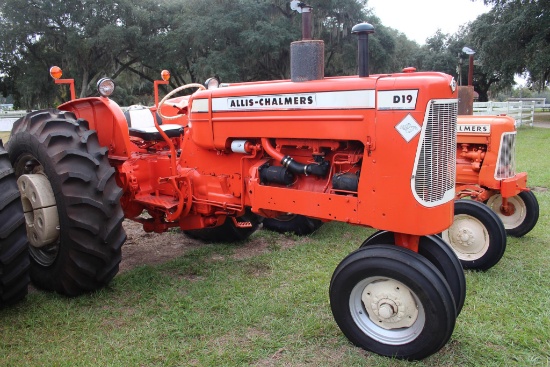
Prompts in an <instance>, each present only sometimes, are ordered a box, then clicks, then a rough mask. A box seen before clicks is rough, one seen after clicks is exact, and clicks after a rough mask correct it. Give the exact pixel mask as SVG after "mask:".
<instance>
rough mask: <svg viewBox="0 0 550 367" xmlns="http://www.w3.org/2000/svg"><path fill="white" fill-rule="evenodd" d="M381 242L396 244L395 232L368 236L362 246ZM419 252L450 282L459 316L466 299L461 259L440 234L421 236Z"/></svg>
mask: <svg viewBox="0 0 550 367" xmlns="http://www.w3.org/2000/svg"><path fill="white" fill-rule="evenodd" d="M380 244H387V245H395V237H394V234H393V232H388V231H378V232H376V233H374V234H372V235H371V236H370V237H369V238H367V239H366V240H365V242H363V244H362V245H361V247H365V246H371V245H380ZM398 249H401V250H402V251H408V250H407V249H404V248H401V247H398ZM418 253H419V254H420V255H422V256H424V257H425V258H426V259H427V260H428V261H429V262H431V263H432V264H434V265H435V267H436V268H437V270H439V272H440V273H441V275H443V277H444V278H445V280H446V281H447V283H448V284H449V287H450V288H451V292H452V293H453V298H454V300H455V307H456V315H457V316H458V315H459V314H460V311H462V306H464V301H465V300H466V277H465V276H464V270H463V269H462V264H461V263H460V260H459V259H458V257H457V256H456V254H455V253H454V251H453V249H452V248H451V246H449V245H448V244H447V243H445V241H443V239H441V238H440V237H438V236H422V237H420V241H419V243H418Z"/></svg>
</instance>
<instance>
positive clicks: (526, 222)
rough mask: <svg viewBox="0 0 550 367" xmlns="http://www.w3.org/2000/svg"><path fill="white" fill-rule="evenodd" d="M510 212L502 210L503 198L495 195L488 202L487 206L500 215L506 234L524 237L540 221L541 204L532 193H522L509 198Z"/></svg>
mask: <svg viewBox="0 0 550 367" xmlns="http://www.w3.org/2000/svg"><path fill="white" fill-rule="evenodd" d="M508 205H509V210H508V211H506V212H505V211H503V210H502V196H501V195H499V194H498V195H493V196H491V197H490V198H489V200H487V206H488V207H489V208H491V210H492V211H493V212H495V213H496V215H498V217H499V218H500V220H502V223H503V224H504V228H505V229H506V233H507V234H509V235H510V236H514V237H522V236H525V235H526V234H527V233H529V232H530V231H531V230H532V229H533V228H534V227H535V225H536V224H537V222H538V220H539V202H538V201H537V197H536V196H535V194H533V192H532V191H522V192H520V193H519V194H518V195H516V196H512V197H511V198H508Z"/></svg>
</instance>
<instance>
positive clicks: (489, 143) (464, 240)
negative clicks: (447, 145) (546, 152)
mask: <svg viewBox="0 0 550 367" xmlns="http://www.w3.org/2000/svg"><path fill="white" fill-rule="evenodd" d="M515 141H516V128H515V122H514V119H513V118H511V117H509V116H504V115H501V116H459V117H458V127H457V172H456V197H457V199H462V198H470V199H472V200H459V201H457V203H456V204H455V222H454V223H453V225H452V226H451V227H450V228H449V230H448V231H445V232H444V233H443V238H444V239H445V240H447V242H448V243H449V244H451V246H452V247H453V249H454V250H455V252H456V254H457V255H458V257H459V258H460V260H461V262H462V264H463V265H464V266H465V267H472V268H477V269H487V268H489V267H491V266H492V265H494V264H496V262H498V260H499V259H500V258H501V257H502V254H503V253H504V250H505V247H504V246H494V245H493V244H494V243H495V241H491V240H490V239H491V238H492V236H493V237H494V236H499V237H501V236H502V235H500V234H498V231H497V230H494V231H491V230H488V229H490V227H489V226H487V225H483V224H482V223H481V222H483V221H484V220H485V221H490V219H488V218H489V216H488V214H487V213H484V211H486V209H485V208H486V207H488V208H490V210H491V211H492V212H493V213H494V215H496V216H498V218H499V219H500V220H501V221H502V223H503V225H504V226H503V228H505V231H506V233H507V234H509V235H511V236H515V237H521V236H524V235H525V234H527V233H528V232H529V231H531V230H532V229H533V227H534V226H535V225H536V223H537V221H538V217H539V205H538V201H537V198H536V197H535V195H534V194H533V193H532V192H531V191H530V190H529V189H528V188H527V173H526V172H521V173H517V172H516V157H515ZM481 203H485V204H486V206H484V205H482V204H481ZM472 204H477V205H472ZM501 232H503V231H502V230H501ZM491 233H493V234H491Z"/></svg>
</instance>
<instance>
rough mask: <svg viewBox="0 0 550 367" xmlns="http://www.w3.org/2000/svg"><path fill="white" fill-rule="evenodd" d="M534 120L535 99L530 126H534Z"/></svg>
mask: <svg viewBox="0 0 550 367" xmlns="http://www.w3.org/2000/svg"><path fill="white" fill-rule="evenodd" d="M534 122H535V101H533V105H532V106H531V122H530V123H529V126H531V127H533V123H534Z"/></svg>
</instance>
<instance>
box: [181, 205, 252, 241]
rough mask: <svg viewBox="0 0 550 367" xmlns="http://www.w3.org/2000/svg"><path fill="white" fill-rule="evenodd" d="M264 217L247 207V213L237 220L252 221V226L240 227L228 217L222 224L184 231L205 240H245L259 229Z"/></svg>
mask: <svg viewBox="0 0 550 367" xmlns="http://www.w3.org/2000/svg"><path fill="white" fill-rule="evenodd" d="M262 219H263V218H262V217H260V216H258V215H256V214H254V213H252V212H251V211H250V210H249V209H246V213H245V214H244V215H242V216H240V217H238V218H237V222H250V223H251V224H252V227H249V228H239V227H237V226H236V225H235V223H233V220H232V219H231V218H229V217H227V218H225V221H224V222H223V224H222V225H221V226H217V227H213V228H203V229H193V230H190V231H184V233H185V234H186V235H188V236H189V237H191V238H195V239H197V240H201V241H204V242H221V243H229V242H238V241H244V240H246V239H247V238H248V237H250V235H251V234H252V233H254V232H255V231H256V230H257V229H258V227H259V226H260V224H261V223H262Z"/></svg>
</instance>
